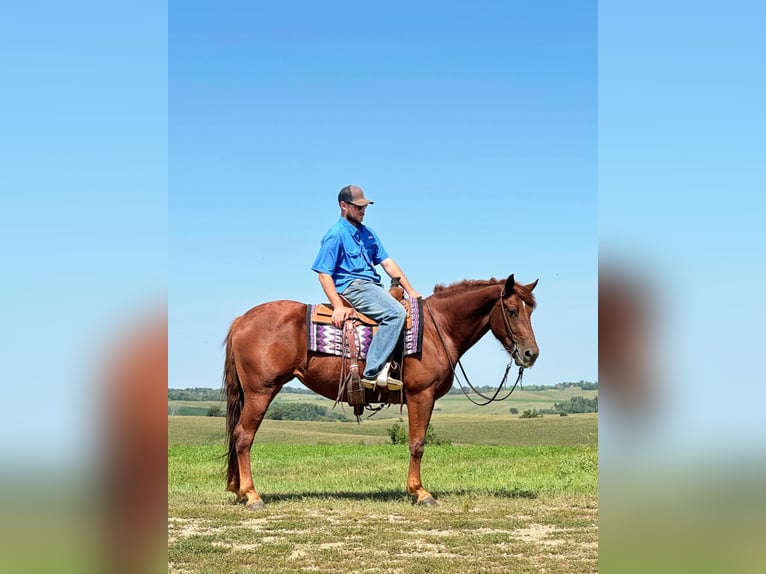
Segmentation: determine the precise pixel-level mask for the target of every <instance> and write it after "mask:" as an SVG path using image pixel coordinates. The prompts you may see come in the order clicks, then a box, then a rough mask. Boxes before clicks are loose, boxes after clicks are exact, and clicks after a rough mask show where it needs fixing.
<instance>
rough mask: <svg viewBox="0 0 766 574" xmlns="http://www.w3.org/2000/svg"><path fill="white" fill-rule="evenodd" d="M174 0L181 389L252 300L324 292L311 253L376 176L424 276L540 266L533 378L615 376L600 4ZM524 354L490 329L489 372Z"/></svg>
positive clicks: (202, 372) (480, 378)
mask: <svg viewBox="0 0 766 574" xmlns="http://www.w3.org/2000/svg"><path fill="white" fill-rule="evenodd" d="M183 6H184V9H183V10H174V7H175V5H174V4H172V3H171V19H170V28H169V132H168V141H169V148H168V149H169V163H168V169H169V180H168V181H169V227H168V233H169V261H170V263H169V301H170V308H169V319H170V370H169V385H170V386H171V387H187V386H203V387H217V386H218V385H219V384H220V377H221V365H222V363H223V352H222V348H221V342H222V340H223V338H224V336H225V334H226V332H227V330H228V327H229V324H230V322H231V321H232V319H233V318H234V317H236V316H237V315H239V314H241V313H243V312H244V311H246V310H247V309H248V308H250V307H252V306H255V305H257V304H259V303H263V302H266V301H269V300H273V299H281V298H287V299H295V300H299V301H304V302H317V301H320V300H324V295H323V293H322V291H321V289H320V287H319V283H318V281H317V279H316V276H315V274H314V273H313V272H312V271H311V269H310V267H311V263H312V262H313V259H314V257H315V255H316V252H317V249H318V247H319V241H320V239H321V237H322V236H323V235H324V233H325V231H326V230H327V228H329V226H330V225H332V223H333V222H334V221H335V220H336V219H337V217H338V206H337V201H336V197H337V193H338V190H339V189H340V188H341V187H342V186H344V185H346V184H349V183H354V184H357V185H361V186H362V187H363V188H364V189H365V191H366V193H367V195H368V196H369V197H370V198H372V199H373V200H374V201H375V205H373V206H371V207H370V209H369V210H368V213H367V218H366V221H365V222H366V223H367V224H368V225H369V226H371V227H373V228H374V229H375V230H376V231H377V232H378V233H379V235H380V236H381V238H382V239H383V242H384V244H385V246H386V248H387V249H388V251H389V253H390V254H391V255H392V257H393V258H394V259H395V260H396V261H397V262H398V263H399V264H400V265H401V266H402V268H403V269H404V270H405V272H406V273H407V275H408V276H409V278H410V280H411V282H412V283H413V284H414V285H415V286H416V288H417V289H418V290H419V291H420V292H421V293H423V294H428V293H431V292H432V289H433V287H434V285H435V284H437V283H451V282H454V281H459V280H462V279H482V278H490V277H501V276H502V277H504V276H507V275H508V274H510V273H514V274H515V276H516V278H517V279H518V280H520V281H522V282H530V281H533V280H535V279H537V278H539V279H540V283H539V286H538V288H537V290H536V293H537V296H538V301H539V308H538V310H537V311H536V313H535V316H534V317H533V324H534V327H535V330H536V334H537V337H538V343H539V345H540V348H541V356H540V359H539V361H538V363H537V365H536V366H535V367H534V369H532V370H531V371H529V372H528V373H527V375H526V377H525V381H526V382H527V383H528V384H555V383H556V382H559V381H568V380H580V379H587V380H596V379H597V342H596V338H597V332H596V324H597V319H596V317H597V311H596V307H597V302H596V282H597V279H596V276H597V227H596V226H597V220H596V214H597V205H596V64H597V57H596V11H595V3H579V4H577V5H575V4H571V5H570V4H568V3H567V4H563V5H557V9H556V10H554V11H552V10H550V6H547V5H545V4H539V3H501V2H496V3H488V4H484V5H481V6H480V7H477V6H473V5H471V6H469V5H467V4H464V3H453V4H450V3H446V4H445V3H443V2H438V3H437V2H419V3H408V2H393V3H386V4H376V5H372V4H370V3H352V2H326V3H321V4H319V3H308V2H305V3H282V4H279V5H277V4H258V5H254V4H253V3H246V2H241V3H237V4H229V5H227V6H226V7H225V8H224V9H222V8H221V7H220V6H219V5H213V4H212V3H206V2H193V3H188V2H184V3H183ZM506 362H507V358H506V357H505V354H504V352H503V351H502V349H501V347H500V345H499V344H498V343H496V342H495V341H494V339H493V338H492V337H491V336H490V337H488V338H487V339H486V340H484V341H482V342H481V343H480V344H479V345H477V347H475V348H474V349H473V350H472V351H470V352H469V354H468V355H467V357H466V366H467V367H468V371H469V375H470V376H471V377H472V379H473V380H474V382H475V383H477V384H495V383H496V382H498V381H499V378H500V376H501V375H502V371H503V367H504V365H505V363H506Z"/></svg>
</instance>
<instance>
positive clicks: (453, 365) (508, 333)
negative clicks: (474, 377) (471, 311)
mask: <svg viewBox="0 0 766 574" xmlns="http://www.w3.org/2000/svg"><path fill="white" fill-rule="evenodd" d="M505 296H506V294H505V287H503V291H502V293H500V301H499V303H500V311H501V313H502V314H503V323H504V326H505V334H506V336H507V337H508V338H509V339H510V340H511V348H510V349H509V348H508V347H507V346H506V345H505V343H504V342H503V343H502V344H503V348H505V350H506V351H507V352H508V353H509V354H510V355H511V358H512V359H513V358H515V357H516V356H517V355H518V352H519V346H518V344H517V343H516V339H515V338H514V337H513V330H512V329H511V323H510V321H509V320H508V317H507V312H506V310H505V306H504V305H503V299H505ZM423 301H424V302H425V304H426V307H427V308H428V314H429V315H431V321H433V324H434V328H435V329H436V334H437V335H438V336H439V340H440V341H441V344H442V348H444V353H445V354H446V355H447V360H448V361H449V363H450V367H451V368H452V376H453V377H454V378H455V380H456V381H457V384H458V386H459V387H460V390H461V391H463V394H464V395H465V396H466V398H467V399H468V400H469V401H471V402H472V403H473V404H475V405H477V406H480V407H483V406H486V405H488V404H490V403H493V402H497V401H504V400H506V399H507V398H508V397H510V396H511V393H513V391H514V390H516V385H518V384H519V383H521V378H522V377H523V376H524V367H519V374H518V376H517V377H516V382H515V383H513V387H511V390H510V391H508V393H507V394H506V395H505V396H503V397H501V398H498V395H499V394H500V391H501V390H502V388H503V386H504V385H505V383H506V381H507V380H508V373H509V372H510V370H511V367H512V366H513V361H511V362H509V363H508V364H507V365H506V366H505V373H503V378H502V380H501V381H500V384H499V385H498V387H497V390H496V391H495V394H494V395H492V396H491V397H489V396H486V395H484V394H482V393H481V392H480V391H478V390H477V389H476V387H474V386H473V384H472V383H471V380H470V379H469V378H468V375H467V374H466V372H465V369H464V368H463V364H462V363H461V362H460V357H458V358H457V360H456V361H453V360H452V357H451V356H450V354H449V351H448V350H447V344H446V343H445V342H444V337H443V336H442V333H441V329H439V325H438V324H437V323H436V316H435V315H434V312H433V310H432V309H431V305H430V304H429V303H428V299H424V300H423ZM491 313H492V312H491V311H490V314H491ZM490 329H491V327H490ZM457 367H460V372H461V373H462V374H463V377H464V378H465V383H466V384H467V385H468V386H469V387H470V389H471V390H472V391H473V392H474V393H475V394H477V395H479V396H480V397H481V398H482V399H484V401H485V402H477V401H475V400H474V399H473V398H472V397H471V395H469V394H468V392H467V391H466V390H465V388H464V387H463V383H462V382H461V381H460V377H459V376H458V374H457Z"/></svg>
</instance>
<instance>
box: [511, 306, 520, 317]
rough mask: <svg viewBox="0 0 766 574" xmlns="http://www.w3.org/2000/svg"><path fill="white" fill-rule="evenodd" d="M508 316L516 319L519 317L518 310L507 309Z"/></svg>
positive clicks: (514, 308)
mask: <svg viewBox="0 0 766 574" xmlns="http://www.w3.org/2000/svg"><path fill="white" fill-rule="evenodd" d="M508 314H509V315H510V316H511V317H518V316H519V310H518V309H516V307H511V308H509V309H508Z"/></svg>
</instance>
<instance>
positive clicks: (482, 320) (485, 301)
mask: <svg viewBox="0 0 766 574" xmlns="http://www.w3.org/2000/svg"><path fill="white" fill-rule="evenodd" d="M501 289H502V286H499V285H489V286H485V287H481V288H477V289H472V290H467V291H463V292H460V293H456V294H455V295H453V296H441V297H438V298H436V297H435V298H434V300H433V303H432V306H433V307H434V313H435V314H436V315H437V319H436V321H437V323H438V325H439V329H440V330H441V332H442V334H443V335H444V336H445V337H446V338H447V339H448V341H445V343H448V344H449V343H451V345H450V346H452V350H453V351H456V352H457V354H458V356H460V355H462V354H463V353H465V352H466V351H467V350H468V349H470V348H471V347H473V346H474V345H475V344H476V343H477V342H478V341H479V339H481V338H482V337H483V336H484V335H485V334H486V333H487V331H489V314H490V311H491V310H492V307H493V306H494V305H495V303H496V302H497V301H498V299H499V298H500V291H501Z"/></svg>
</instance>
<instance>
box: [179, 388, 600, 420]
mask: <svg viewBox="0 0 766 574" xmlns="http://www.w3.org/2000/svg"><path fill="white" fill-rule="evenodd" d="M575 396H580V397H585V398H586V399H592V398H594V397H597V396H598V390H592V391H583V390H582V389H580V388H579V387H567V388H564V389H555V388H551V389H550V390H545V391H525V390H523V389H519V388H517V389H516V390H515V391H514V392H513V394H512V395H511V397H510V398H509V399H508V400H506V401H502V402H498V403H492V404H490V405H487V406H484V407H479V406H476V405H474V404H473V403H471V402H470V401H469V400H468V399H467V398H466V397H465V396H463V395H462V394H460V395H447V396H445V397H442V398H441V399H439V400H438V401H436V406H435V407H434V413H439V412H442V413H465V414H478V413H481V414H482V415H507V416H508V417H512V416H516V415H511V414H510V412H509V410H510V408H511V407H515V408H516V409H518V410H519V412H520V413H522V412H524V411H525V410H527V409H552V408H553V405H554V404H555V403H560V402H564V401H568V400H570V399H571V398H572V397H575ZM474 398H476V397H474ZM479 400H480V399H479ZM274 401H275V402H285V403H287V402H301V403H311V404H316V405H321V406H326V407H332V404H333V401H332V400H330V399H326V398H324V397H320V396H319V395H302V394H297V393H280V394H279V395H277V397H276V399H274ZM213 405H218V406H219V407H221V408H222V409H225V408H226V403H225V402H223V401H168V413H169V414H171V415H179V416H186V415H203V416H204V415H205V414H206V413H207V409H208V408H210V407H211V406H213ZM340 409H341V407H340V405H338V406H337V407H336V410H340ZM346 412H347V413H348V415H349V418H353V414H352V412H351V409H350V408H348V406H347V407H346ZM406 413H407V407H406V405H405V407H404V416H406ZM399 416H400V415H399V407H398V406H395V405H392V406H391V407H389V408H386V409H384V410H383V411H381V412H379V413H378V414H376V415H375V418H380V419H383V418H398V417H399Z"/></svg>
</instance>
